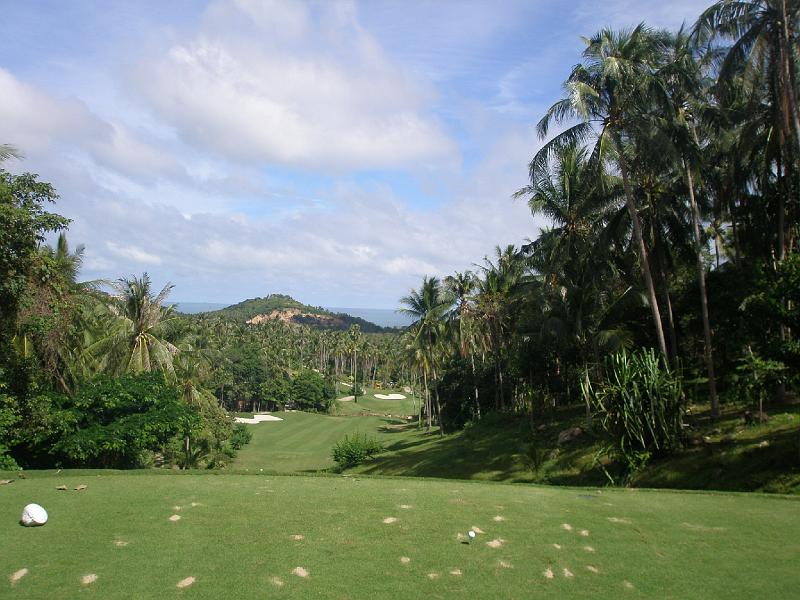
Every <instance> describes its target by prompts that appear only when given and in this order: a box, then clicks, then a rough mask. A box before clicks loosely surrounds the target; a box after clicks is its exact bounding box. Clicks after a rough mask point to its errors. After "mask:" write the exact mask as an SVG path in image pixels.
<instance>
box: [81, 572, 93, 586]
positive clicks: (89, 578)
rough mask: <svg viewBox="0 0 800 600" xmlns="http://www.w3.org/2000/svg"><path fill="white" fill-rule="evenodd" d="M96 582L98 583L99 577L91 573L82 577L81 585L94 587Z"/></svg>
mask: <svg viewBox="0 0 800 600" xmlns="http://www.w3.org/2000/svg"><path fill="white" fill-rule="evenodd" d="M95 581H97V575H95V574H94V573H89V574H88V575H84V576H83V577H81V585H92V584H93V583H94V582H95Z"/></svg>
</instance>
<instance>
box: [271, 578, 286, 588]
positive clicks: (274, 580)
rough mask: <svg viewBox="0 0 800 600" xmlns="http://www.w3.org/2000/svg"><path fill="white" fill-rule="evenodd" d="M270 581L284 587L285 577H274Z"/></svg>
mask: <svg viewBox="0 0 800 600" xmlns="http://www.w3.org/2000/svg"><path fill="white" fill-rule="evenodd" d="M269 582H270V583H271V584H272V585H274V586H277V587H283V579H281V578H280V577H273V578H272V579H270V580H269Z"/></svg>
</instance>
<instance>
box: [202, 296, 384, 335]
mask: <svg viewBox="0 0 800 600" xmlns="http://www.w3.org/2000/svg"><path fill="white" fill-rule="evenodd" d="M203 315H205V316H212V317H219V318H222V319H226V320H230V321H233V322H234V323H251V322H252V323H255V324H258V323H261V322H263V321H265V320H269V319H277V320H281V321H284V322H287V323H295V324H297V325H308V326H310V327H315V328H318V329H333V330H340V331H345V330H347V329H349V328H350V326H351V325H358V326H359V327H360V328H361V331H362V332H364V333H384V332H391V331H395V329H393V328H391V327H381V326H380V325H376V324H375V323H370V322H369V321H367V320H365V319H362V318H361V317H354V316H352V315H347V314H344V313H334V312H331V311H329V310H326V309H324V308H321V307H319V306H309V305H307V304H303V303H302V302H298V301H297V300H295V299H294V298H292V297H291V296H286V295H284V294H270V295H269V296H266V297H265V298H251V299H249V300H244V301H242V302H239V303H238V304H234V305H233V306H228V307H226V308H223V309H220V310H215V311H210V312H207V313H203Z"/></svg>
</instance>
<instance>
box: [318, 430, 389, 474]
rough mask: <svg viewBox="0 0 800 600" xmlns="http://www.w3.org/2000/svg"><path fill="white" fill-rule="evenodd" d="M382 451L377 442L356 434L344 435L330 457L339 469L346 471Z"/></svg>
mask: <svg viewBox="0 0 800 600" xmlns="http://www.w3.org/2000/svg"><path fill="white" fill-rule="evenodd" d="M382 451H383V446H382V445H381V444H380V443H379V442H378V440H376V439H373V438H368V437H367V436H366V435H365V434H362V433H357V432H356V433H354V434H353V435H346V436H344V437H343V438H342V439H341V440H339V441H338V442H336V445H335V446H334V447H333V450H332V451H331V456H332V457H333V460H335V461H336V464H337V465H338V467H339V469H347V468H348V467H354V466H356V465H360V464H361V463H363V462H365V461H367V460H369V459H370V458H372V457H373V456H375V455H376V454H379V453H380V452H382Z"/></svg>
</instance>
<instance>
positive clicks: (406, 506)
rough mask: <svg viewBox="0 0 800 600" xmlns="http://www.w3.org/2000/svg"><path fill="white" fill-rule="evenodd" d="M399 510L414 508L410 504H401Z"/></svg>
mask: <svg viewBox="0 0 800 600" xmlns="http://www.w3.org/2000/svg"><path fill="white" fill-rule="evenodd" d="M400 508H403V509H406V510H408V509H409V508H414V507H413V506H412V505H411V504H401V505H400Z"/></svg>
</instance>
